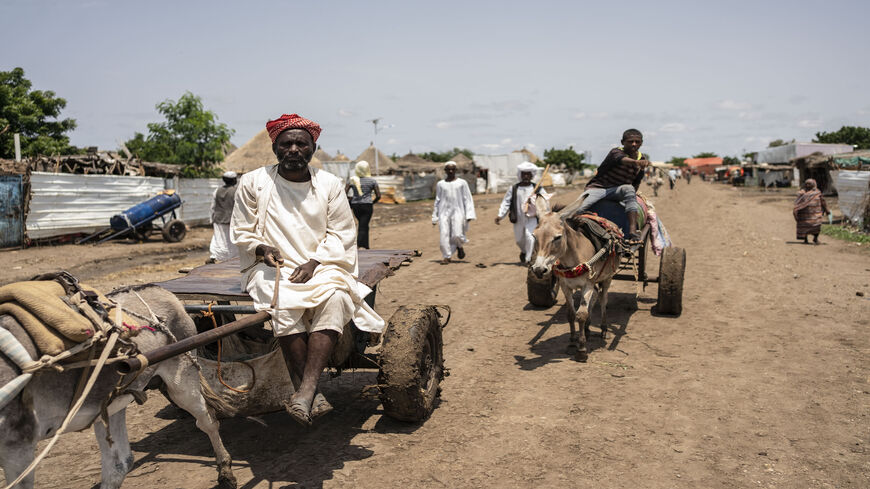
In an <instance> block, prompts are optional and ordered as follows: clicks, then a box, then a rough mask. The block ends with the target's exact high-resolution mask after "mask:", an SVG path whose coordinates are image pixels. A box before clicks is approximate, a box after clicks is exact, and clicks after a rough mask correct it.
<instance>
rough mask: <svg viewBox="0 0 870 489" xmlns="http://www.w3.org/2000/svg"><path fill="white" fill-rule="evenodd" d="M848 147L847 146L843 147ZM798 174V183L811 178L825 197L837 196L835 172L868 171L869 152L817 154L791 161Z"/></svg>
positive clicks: (869, 165)
mask: <svg viewBox="0 0 870 489" xmlns="http://www.w3.org/2000/svg"><path fill="white" fill-rule="evenodd" d="M845 146H847V147H848V146H849V145H845ZM792 163H793V164H794V166H795V167H796V168H797V169H798V171H799V172H800V181H801V182H804V181H806V179H808V178H812V179H814V180H815V181H816V183H817V184H818V186H819V190H821V191H822V193H824V194H825V195H834V194H837V186H836V182H837V172H838V171H840V170H855V171H862V170H867V169H870V150H866V149H865V150H860V151H851V150H849V151H846V152H841V153H833V154H832V153H822V152H817V153H813V154H810V155H806V156H803V157H800V158H795V159H794V160H792Z"/></svg>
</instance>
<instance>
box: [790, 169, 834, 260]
mask: <svg viewBox="0 0 870 489" xmlns="http://www.w3.org/2000/svg"><path fill="white" fill-rule="evenodd" d="M827 213H828V206H827V205H826V204H825V199H824V198H823V197H822V192H820V191H819V189H818V188H817V186H816V181H815V180H813V179H812V178H808V179H807V181H806V182H804V188H803V190H801V191H800V192H798V196H797V199H796V200H795V201H794V211H793V214H794V219H795V221H797V239H802V240H804V243H809V241H807V236H808V235H810V234H812V235H813V243H814V244H819V232H821V230H822V217H823V216H824V215H825V214H827Z"/></svg>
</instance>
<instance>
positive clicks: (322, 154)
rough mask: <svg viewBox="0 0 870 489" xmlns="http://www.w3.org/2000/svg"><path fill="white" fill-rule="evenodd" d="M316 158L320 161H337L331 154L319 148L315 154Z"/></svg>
mask: <svg viewBox="0 0 870 489" xmlns="http://www.w3.org/2000/svg"><path fill="white" fill-rule="evenodd" d="M314 157H315V158H317V159H318V160H320V161H335V160H334V159H333V157H332V156H330V154H329V153H327V152H326V151H323V148H317V151H315V152H314Z"/></svg>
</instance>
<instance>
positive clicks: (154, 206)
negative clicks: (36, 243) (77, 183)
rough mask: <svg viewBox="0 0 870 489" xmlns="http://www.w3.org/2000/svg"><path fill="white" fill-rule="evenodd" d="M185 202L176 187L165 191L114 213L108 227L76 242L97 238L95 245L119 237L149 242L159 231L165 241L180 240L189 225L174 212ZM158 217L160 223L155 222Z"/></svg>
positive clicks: (173, 241) (86, 241)
mask: <svg viewBox="0 0 870 489" xmlns="http://www.w3.org/2000/svg"><path fill="white" fill-rule="evenodd" d="M182 203H183V202H182V200H181V196H179V195H178V193H176V192H175V190H164V191H163V192H161V193H159V194H157V195H155V196H154V197H151V198H150V199H148V200H146V201H144V202H140V203H138V204H136V205H134V206H133V207H131V208H129V209H127V210H125V211H124V212H122V213H120V214H115V215H114V216H112V218H111V219H110V220H109V227H107V228H103V229H101V230H99V231H97V232H95V233H93V234H91V235H89V236H85V237H84V238H82V239H80V240H78V241H76V243H77V244H82V243H88V242H91V241H94V240H96V243H95V244H99V243H102V242H104V241H108V240H110V239H114V238H120V237H124V238H127V237H129V238H134V239H136V240H138V241H146V240H147V239H148V236H149V235H150V234H151V233H154V232H157V231H159V232H160V234H161V235H162V236H163V240H164V241H166V242H168V243H177V242H179V241H181V240H182V239H184V236H185V235H186V234H187V226H186V225H185V224H184V221H182V220H181V219H178V217H177V216H176V213H175V211H176V209H178V208H179V207H181V204H182ZM158 219H159V220H160V224H159V225H158V224H157V223H156V222H155V221H157V220H158Z"/></svg>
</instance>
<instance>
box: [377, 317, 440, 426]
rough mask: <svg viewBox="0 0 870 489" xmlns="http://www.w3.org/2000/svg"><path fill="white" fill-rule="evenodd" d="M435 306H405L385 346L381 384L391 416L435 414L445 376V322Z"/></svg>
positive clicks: (420, 417)
mask: <svg viewBox="0 0 870 489" xmlns="http://www.w3.org/2000/svg"><path fill="white" fill-rule="evenodd" d="M438 317H439V315H438V312H437V311H436V310H435V307H434V306H424V305H413V306H402V307H400V308H399V310H398V311H396V312H395V314H393V317H391V318H390V323H389V325H388V326H387V330H386V332H385V333H384V343H383V346H382V347H381V355H380V360H381V362H380V363H381V370H380V372H379V373H378V385H380V388H381V402H382V403H383V405H384V412H385V413H386V415H387V416H389V417H391V418H393V419H397V420H400V421H409V422H412V423H418V422H421V421H423V420H425V419H426V418H428V417H429V415H430V414H432V410H433V409H435V398H436V397H437V396H438V391H439V387H438V386H439V384H440V383H441V379H442V378H443V377H444V352H443V342H442V339H441V325H440V324H439V323H438Z"/></svg>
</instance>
